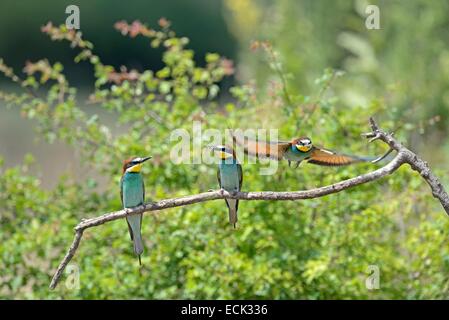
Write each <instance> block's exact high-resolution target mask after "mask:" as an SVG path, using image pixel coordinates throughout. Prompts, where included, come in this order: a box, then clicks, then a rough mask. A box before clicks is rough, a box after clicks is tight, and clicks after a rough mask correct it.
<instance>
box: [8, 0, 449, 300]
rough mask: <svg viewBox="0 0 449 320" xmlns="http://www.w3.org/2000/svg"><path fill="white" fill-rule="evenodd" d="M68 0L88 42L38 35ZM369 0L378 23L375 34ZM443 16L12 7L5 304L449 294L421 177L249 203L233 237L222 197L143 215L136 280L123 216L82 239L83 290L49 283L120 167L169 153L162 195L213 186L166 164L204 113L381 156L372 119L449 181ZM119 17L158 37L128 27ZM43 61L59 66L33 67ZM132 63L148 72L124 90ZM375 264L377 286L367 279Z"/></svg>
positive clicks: (152, 193)
mask: <svg viewBox="0 0 449 320" xmlns="http://www.w3.org/2000/svg"><path fill="white" fill-rule="evenodd" d="M69 4H76V5H78V6H79V7H80V11H81V31H82V36H83V39H86V40H88V41H90V42H91V43H93V49H91V47H90V44H85V43H81V44H80V43H78V44H76V45H75V46H74V48H71V46H70V43H68V42H67V41H51V39H50V38H49V37H48V35H47V34H44V33H42V32H40V28H41V27H42V26H43V25H45V24H46V23H47V22H48V21H52V22H53V24H54V25H55V26H57V25H59V24H61V23H63V22H64V21H65V17H66V14H65V7H66V6H67V5H69ZM368 4H376V5H378V6H379V8H380V26H381V28H380V29H379V30H368V29H367V28H366V27H365V19H366V13H365V9H366V7H367V5H368ZM448 13H449V3H448V2H447V1H444V0H438V1H432V2H429V1H424V0H413V1H408V2H404V1H374V2H370V3H369V2H368V1H362V0H358V1H342V0H341V1H332V2H330V1H322V0H320V1H312V0H309V1H305V0H304V1H294V0H281V1H276V2H275V3H273V2H269V1H256V0H224V1H204V0H202V1H200V0H194V1H188V2H187V1H178V0H177V1H132V2H130V3H127V4H123V3H122V2H119V1H76V2H73V1H58V2H56V1H41V2H39V3H36V2H34V1H28V0H27V1H20V2H17V1H2V3H1V4H0V18H1V19H0V58H2V59H3V64H0V66H3V67H2V69H0V70H2V73H6V74H7V73H8V72H7V71H8V70H9V69H7V67H6V65H7V66H9V67H12V68H13V70H14V72H15V73H16V74H17V75H18V76H19V77H20V78H21V80H20V81H19V82H20V83H21V84H22V87H21V85H20V84H18V83H14V81H11V79H10V78H11V77H7V76H5V77H3V76H2V77H0V98H1V99H0V159H1V160H0V173H1V175H0V203H1V206H0V222H1V229H0V298H4V299H19V298H26V299H33V298H34V299H36V298H38V299H42V298H57V299H59V298H66V299H67V298H74V299H96V298H97V299H104V298H107V299H115V298H120V299H123V298H131V299H136V298H137V299H140V298H143V299H153V298H157V299H179V298H189V299H190V298H198V299H201V298H208V299H217V298H219V299H228V298H234V299H243V298H256V299H257V298H269V299H326V298H327V299H329V298H336V299H351V298H359V299H399V298H403V299H417V298H430V299H447V298H448V297H449V276H448V274H449V273H448V271H449V248H448V246H447V241H446V240H447V231H448V228H449V222H448V218H447V216H446V215H445V214H444V211H443V209H442V208H441V207H440V205H439V203H437V202H436V201H435V199H433V198H432V195H431V192H430V190H429V189H428V187H427V185H425V183H424V181H423V180H422V179H420V178H419V177H418V176H417V174H415V173H414V172H412V171H411V170H409V168H408V167H404V168H401V169H400V170H399V171H398V172H395V173H394V174H393V175H392V176H390V177H388V178H385V179H382V180H381V181H376V182H374V183H371V184H369V185H363V186H360V187H357V188H355V189H351V190H347V191H344V192H342V193H339V194H337V195H332V196H328V197H325V198H319V199H313V200H307V201H298V202H256V201H254V202H252V201H251V202H250V201H242V203H241V204H240V211H239V218H240V219H239V226H238V228H237V230H233V229H232V227H231V226H229V225H228V223H227V221H226V219H227V212H226V207H225V204H224V202H223V201H212V202H208V203H202V204H197V205H192V206H188V207H183V208H177V209H170V210H166V211H162V212H160V213H157V214H147V215H145V217H144V227H143V230H142V232H143V235H144V238H145V239H146V240H145V245H146V251H145V253H144V256H143V263H144V267H143V268H142V269H141V270H139V268H138V265H137V261H136V258H135V257H134V255H133V254H132V245H131V243H130V242H129V239H128V231H127V228H126V224H125V222H124V221H114V222H112V223H109V224H107V225H103V226H100V227H97V228H94V229H90V230H88V231H86V233H85V237H84V239H83V241H82V243H81V246H80V248H79V250H78V252H77V254H76V256H75V257H74V259H73V263H74V265H75V266H77V268H78V269H79V272H80V273H79V275H80V282H79V283H80V286H79V288H77V289H73V288H71V287H70V285H69V284H68V283H66V282H65V280H66V278H65V277H64V278H63V279H62V282H61V284H60V285H59V287H58V288H57V289H56V290H55V291H49V289H48V284H49V282H50V279H51V276H52V274H53V272H54V271H55V269H56V267H57V265H58V263H59V261H60V260H61V259H62V257H63V255H64V253H65V250H66V248H67V247H68V246H69V245H70V242H71V241H72V236H73V234H72V231H73V227H74V226H75V225H76V223H77V222H78V221H79V220H80V219H81V218H86V217H93V216H97V215H99V214H102V213H105V212H108V211H113V210H118V209H119V208H120V200H119V193H118V181H119V179H120V170H121V160H122V159H124V158H127V157H129V156H130V155H133V154H139V155H146V154H151V155H153V156H155V158H154V159H153V160H152V162H151V163H150V164H149V165H148V166H146V168H145V169H144V177H145V183H146V186H147V188H146V189H147V196H148V198H151V199H153V200H157V199H164V198H171V197H176V196H183V195H188V194H194V193H198V192H203V191H206V190H208V189H210V188H215V187H216V185H217V182H216V176H215V170H216V168H215V166H213V165H205V164H200V165H186V164H180V165H175V164H174V163H172V162H171V161H170V157H169V153H170V147H171V144H172V143H173V142H170V139H169V136H170V133H171V131H172V130H173V129H175V128H184V129H186V130H188V131H191V130H192V121H201V123H202V126H203V127H204V128H216V129H220V130H223V132H224V130H225V129H226V128H245V127H250V128H277V129H279V130H280V135H281V139H284V140H285V139H290V138H292V137H295V136H299V135H305V134H307V135H308V136H310V137H311V138H312V140H313V141H316V142H317V143H319V144H323V145H325V146H327V147H329V148H332V149H335V150H342V151H344V152H349V153H354V154H370V155H377V154H380V153H381V152H382V151H384V150H385V146H382V145H381V144H380V143H378V144H373V145H369V146H368V145H367V144H366V141H364V140H363V139H361V138H360V133H362V132H365V131H367V130H369V128H368V123H367V120H368V117H369V116H374V117H375V118H376V119H377V120H378V122H379V123H380V124H381V126H382V127H383V128H384V129H385V130H389V131H395V133H396V136H397V137H398V139H400V140H401V141H402V142H404V143H405V144H406V145H407V146H408V147H410V148H411V149H412V150H414V151H416V152H417V153H418V154H419V155H420V156H422V157H423V158H424V159H425V160H426V161H428V162H429V163H430V165H431V167H432V169H434V170H435V172H436V173H437V175H438V176H439V177H440V178H441V180H442V181H443V183H444V185H445V186H446V187H449V183H448V181H449V180H448V178H447V176H448V170H447V166H446V162H447V159H448V157H449V144H448V142H447V139H446V136H447V134H448V130H447V121H448V120H447V115H448V111H449V46H448V44H447V42H448V39H449V14H448ZM160 17H166V18H167V19H169V20H170V21H171V26H170V30H173V31H175V32H176V35H174V34H171V31H169V30H168V29H166V28H165V29H164V26H163V23H162V25H161V26H158V20H159V18H160ZM119 20H126V21H128V22H129V23H131V22H132V21H134V20H140V21H141V22H142V23H145V24H146V25H147V26H148V27H149V28H154V29H155V30H160V29H161V30H162V31H161V32H160V33H157V32H156V34H153V35H151V36H149V38H150V39H148V38H146V37H142V36H138V37H136V38H133V37H129V36H122V35H121V34H120V32H118V31H117V30H114V23H115V22H117V21H119ZM159 24H161V23H160V22H159ZM52 30H54V32H55V33H58V34H59V35H61V36H62V37H66V39H65V40H67V37H70V33H68V32H67V31H66V30H64V29H58V28H56V27H55V29H52ZM128 35H129V34H128ZM158 37H160V38H158ZM185 38H189V42H188V43H187V40H186V39H185ZM161 39H162V40H161ZM68 40H69V42H70V41H72V40H73V39H72V40H71V39H68ZM159 40H161V41H159ZM72 43H73V41H72ZM91 50H92V51H91ZM80 52H81V53H83V54H85V55H84V56H80V59H79V60H81V61H77V62H75V61H74V57H75V56H76V55H78V54H79V53H80ZM89 52H90V53H89ZM92 52H93V53H92ZM211 53H218V54H219V55H220V56H222V57H225V58H226V59H225V58H220V57H219V56H217V55H215V54H211ZM89 54H90V55H89ZM92 55H93V56H92ZM93 57H94V58H93ZM40 59H48V62H49V63H46V62H45V60H43V62H42V63H40V64H34V65H28V67H27V69H25V70H24V71H26V72H25V73H23V72H22V70H23V69H24V66H25V65H26V64H25V63H26V61H31V62H33V63H34V62H37V61H38V60H40ZM227 59H231V60H233V67H230V64H229V60H227ZM56 62H60V64H59V63H56ZM62 65H63V71H62ZM122 65H124V66H126V67H127V70H128V71H129V70H131V69H136V70H137V71H138V72H139V77H138V79H137V80H135V81H133V80H131V81H127V80H125V81H121V82H118V83H114V82H113V81H111V80H110V76H111V74H119V72H120V67H121V66H122ZM32 68H37V70H39V71H38V72H35V73H34V72H32V71H30V70H31V69H32ZM232 69H233V70H232ZM150 70H151V71H150ZM232 71H234V72H232ZM41 74H44V75H48V77H49V79H48V80H47V79H45V77H41ZM62 75H65V77H63V76H62ZM22 80H23V81H24V82H22ZM23 87H26V88H23ZM30 91H31V92H33V94H30ZM61 92H62V93H61ZM34 95H36V96H34ZM61 95H62V98H61ZM204 143H206V142H204ZM378 166H379V165H369V164H366V165H358V166H352V167H344V168H322V167H315V166H311V165H307V164H303V165H301V167H300V168H299V169H297V170H292V169H290V168H288V166H287V164H286V163H280V167H279V170H278V171H277V173H276V174H275V175H273V176H262V175H260V174H259V167H258V166H257V165H247V166H244V185H243V188H244V190H252V191H256V190H278V191H281V190H302V189H307V188H313V187H316V186H321V185H325V184H329V183H333V182H337V181H339V180H341V179H345V178H349V177H352V176H355V175H357V174H362V173H364V172H367V171H369V170H373V169H375V168H376V167H378ZM371 265H375V266H378V267H379V270H380V288H379V289H376V290H369V289H368V288H367V287H366V285H365V281H366V278H367V277H368V276H369V271H368V269H369V266H371Z"/></svg>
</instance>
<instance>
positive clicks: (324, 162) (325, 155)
mask: <svg viewBox="0 0 449 320" xmlns="http://www.w3.org/2000/svg"><path fill="white" fill-rule="evenodd" d="M307 161H308V162H309V163H312V164H317V165H320V166H345V165H348V164H352V163H357V162H362V161H364V160H363V159H362V158H358V157H356V156H349V155H345V154H338V153H336V152H334V151H332V150H328V149H324V148H318V147H313V150H312V153H311V155H310V157H309V158H308V159H307Z"/></svg>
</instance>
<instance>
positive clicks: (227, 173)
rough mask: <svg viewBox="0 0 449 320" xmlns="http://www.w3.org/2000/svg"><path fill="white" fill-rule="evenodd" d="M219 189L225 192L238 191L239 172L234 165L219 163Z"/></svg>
mask: <svg viewBox="0 0 449 320" xmlns="http://www.w3.org/2000/svg"><path fill="white" fill-rule="evenodd" d="M219 166H220V179H221V187H222V188H223V189H225V190H227V191H238V190H239V184H240V177H239V170H238V167H237V164H235V163H221V164H220V165H219Z"/></svg>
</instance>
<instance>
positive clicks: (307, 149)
mask: <svg viewBox="0 0 449 320" xmlns="http://www.w3.org/2000/svg"><path fill="white" fill-rule="evenodd" d="M296 148H298V150H299V151H302V152H307V151H309V150H310V149H311V148H310V146H296Z"/></svg>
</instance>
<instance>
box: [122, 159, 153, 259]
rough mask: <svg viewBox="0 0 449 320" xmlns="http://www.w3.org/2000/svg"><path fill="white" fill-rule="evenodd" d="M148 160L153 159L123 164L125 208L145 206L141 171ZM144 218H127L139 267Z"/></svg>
mask: <svg viewBox="0 0 449 320" xmlns="http://www.w3.org/2000/svg"><path fill="white" fill-rule="evenodd" d="M148 159H151V157H145V158H139V157H133V158H130V159H127V160H125V161H124V162H123V174H122V178H121V179H120V198H121V200H122V205H123V208H133V207H137V206H140V205H142V204H144V201H145V185H144V183H143V178H142V174H141V173H140V170H141V169H142V164H143V163H144V162H145V161H147V160H148ZM142 216H143V214H134V215H130V216H127V217H126V222H127V223H128V230H129V235H130V236H131V240H132V241H133V243H134V253H135V254H136V255H137V256H138V257H139V265H142V262H141V260H140V255H141V254H142V252H143V242H142V233H141V228H142Z"/></svg>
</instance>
